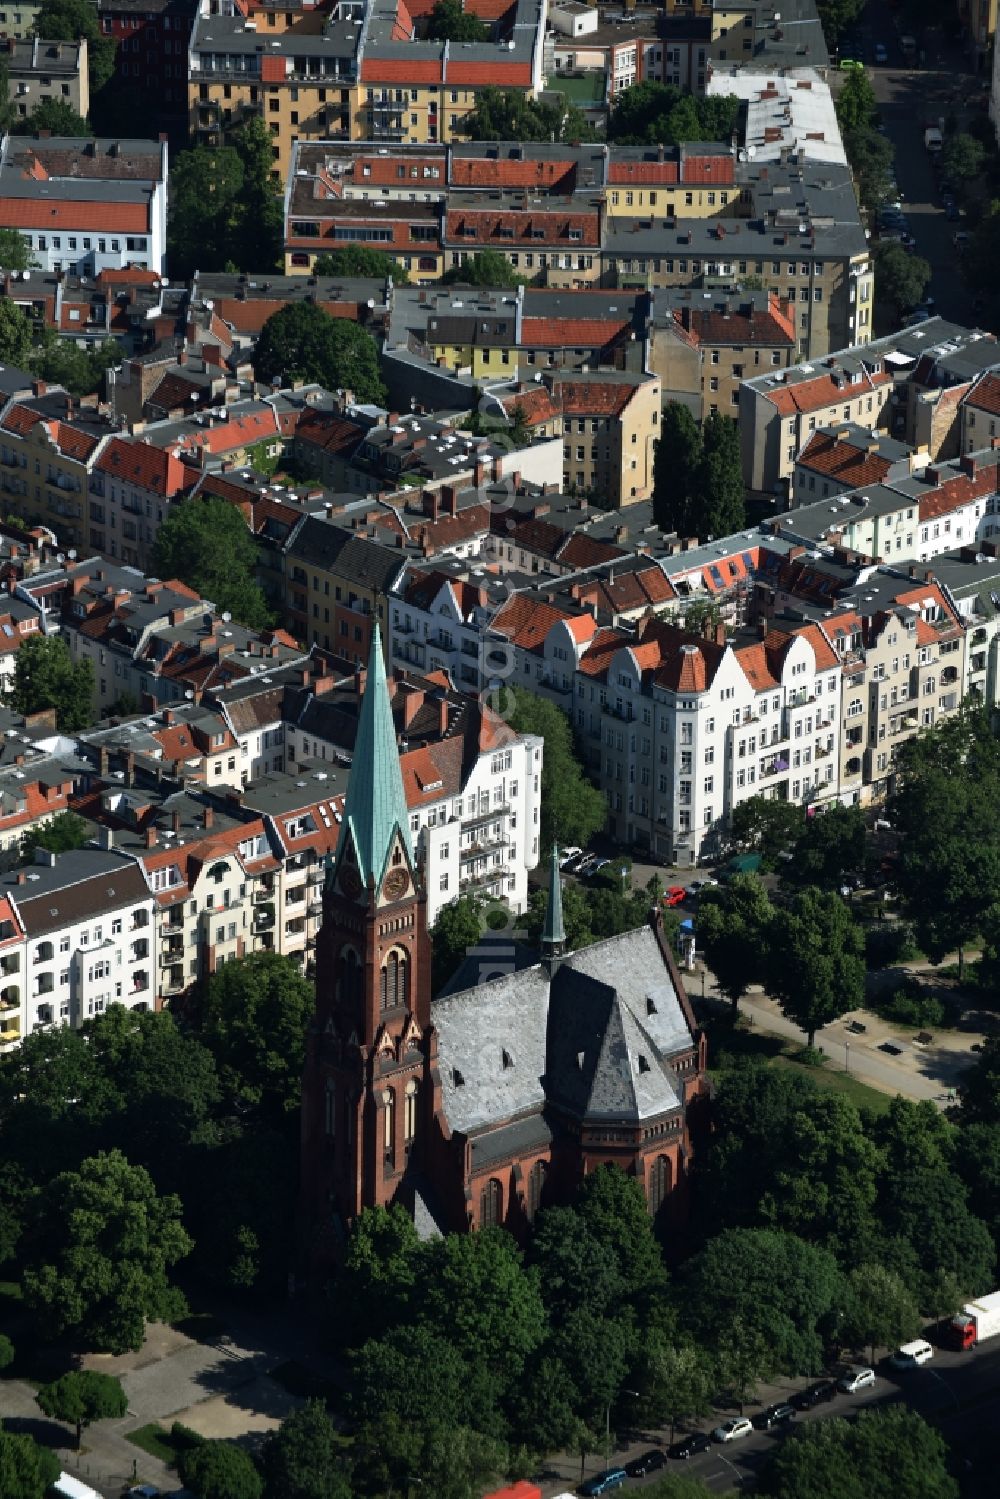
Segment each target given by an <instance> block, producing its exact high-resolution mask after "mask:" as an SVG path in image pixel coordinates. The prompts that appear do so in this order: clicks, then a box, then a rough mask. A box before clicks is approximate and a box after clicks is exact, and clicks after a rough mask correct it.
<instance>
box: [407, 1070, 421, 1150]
mask: <svg viewBox="0 0 1000 1499" xmlns="http://www.w3.org/2000/svg"><path fill="white" fill-rule="evenodd" d="M419 1092H420V1084H419V1083H418V1082H417V1080H416V1078H414V1077H411V1078H410V1081H409V1082H408V1083H407V1085H406V1092H405V1093H404V1094H403V1143H404V1145H411V1144H412V1143H413V1137H414V1135H415V1134H416V1133H417V1097H418V1095H419Z"/></svg>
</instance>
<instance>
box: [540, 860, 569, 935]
mask: <svg viewBox="0 0 1000 1499" xmlns="http://www.w3.org/2000/svg"><path fill="white" fill-rule="evenodd" d="M565 947H566V928H565V926H564V925H563V908H562V881H561V880H560V878H559V845H558V843H553V845H552V858H551V861H550V863H549V902H548V905H547V907H546V910H545V926H544V928H543V930H542V957H543V959H544V960H545V961H546V962H547V963H550V964H551V963H553V962H554V961H556V960H558V959H559V958H561V957H562V955H563V951H564V949H565Z"/></svg>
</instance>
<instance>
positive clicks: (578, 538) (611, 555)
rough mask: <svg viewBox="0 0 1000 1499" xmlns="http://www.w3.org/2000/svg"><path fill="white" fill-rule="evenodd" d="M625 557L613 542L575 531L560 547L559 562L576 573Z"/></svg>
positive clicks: (624, 553) (625, 554)
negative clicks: (581, 569) (582, 569)
mask: <svg viewBox="0 0 1000 1499" xmlns="http://www.w3.org/2000/svg"><path fill="white" fill-rule="evenodd" d="M625 556H627V553H626V552H624V551H623V550H622V548H621V547H617V546H615V545H614V544H613V543H612V542H610V541H602V540H601V539H600V538H599V537H597V536H586V535H584V533H583V532H582V531H575V532H574V533H573V534H572V535H571V536H570V537H569V538H568V540H567V541H566V545H565V546H563V547H560V549H559V552H558V553H557V560H558V562H559V565H560V566H561V567H569V568H572V569H573V571H574V572H575V571H576V570H577V569H578V568H584V567H598V566H600V564H601V563H602V562H613V561H614V560H615V558H616V557H625ZM661 576H662V574H661Z"/></svg>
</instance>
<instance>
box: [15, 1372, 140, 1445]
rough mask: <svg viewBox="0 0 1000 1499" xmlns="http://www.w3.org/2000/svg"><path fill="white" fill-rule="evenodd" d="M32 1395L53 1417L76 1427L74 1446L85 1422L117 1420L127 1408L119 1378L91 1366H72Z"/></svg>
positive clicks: (77, 1442) (86, 1424)
mask: <svg viewBox="0 0 1000 1499" xmlns="http://www.w3.org/2000/svg"><path fill="white" fill-rule="evenodd" d="M35 1399H36V1400H37V1401H38V1404H39V1405H40V1406H41V1408H42V1410H43V1411H44V1412H45V1414H46V1415H47V1416H51V1417H52V1419H53V1420H54V1421H65V1422H66V1423H67V1424H68V1425H70V1426H75V1427H76V1445H77V1447H79V1445H80V1440H81V1438H82V1436H83V1428H84V1427H85V1426H91V1425H92V1424H93V1423H94V1422H95V1421H112V1420H117V1419H119V1418H120V1417H122V1416H124V1414H125V1412H126V1411H127V1410H128V1400H127V1399H126V1396H125V1391H124V1390H123V1389H122V1386H121V1380H120V1379H115V1377H114V1376H113V1375H111V1374H97V1373H95V1372H94V1371H93V1370H92V1369H74V1370H71V1372H70V1373H69V1374H64V1375H63V1376H62V1377H61V1379H57V1380H54V1381H53V1383H52V1384H43V1385H42V1386H41V1388H40V1389H39V1390H38V1393H37V1394H36V1396H35Z"/></svg>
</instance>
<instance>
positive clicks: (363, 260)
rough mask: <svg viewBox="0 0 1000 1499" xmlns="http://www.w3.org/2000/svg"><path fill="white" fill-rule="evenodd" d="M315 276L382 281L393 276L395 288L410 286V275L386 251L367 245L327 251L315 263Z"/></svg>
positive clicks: (317, 257)
mask: <svg viewBox="0 0 1000 1499" xmlns="http://www.w3.org/2000/svg"><path fill="white" fill-rule="evenodd" d="M312 270H313V275H314V276H374V277H377V278H379V279H380V280H381V279H382V278H383V277H388V276H391V277H392V280H393V284H394V285H395V286H409V284H410V273H409V271H408V270H407V269H406V267H405V265H401V264H400V263H399V261H398V260H396V259H395V258H394V257H393V256H392V255H388V254H386V252H385V250H372V249H370V248H369V247H368V246H367V245H348V246H347V247H346V249H343V250H327V251H325V252H324V254H322V255H317V256H316V259H315V260H314V261H313V268H312Z"/></svg>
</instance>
